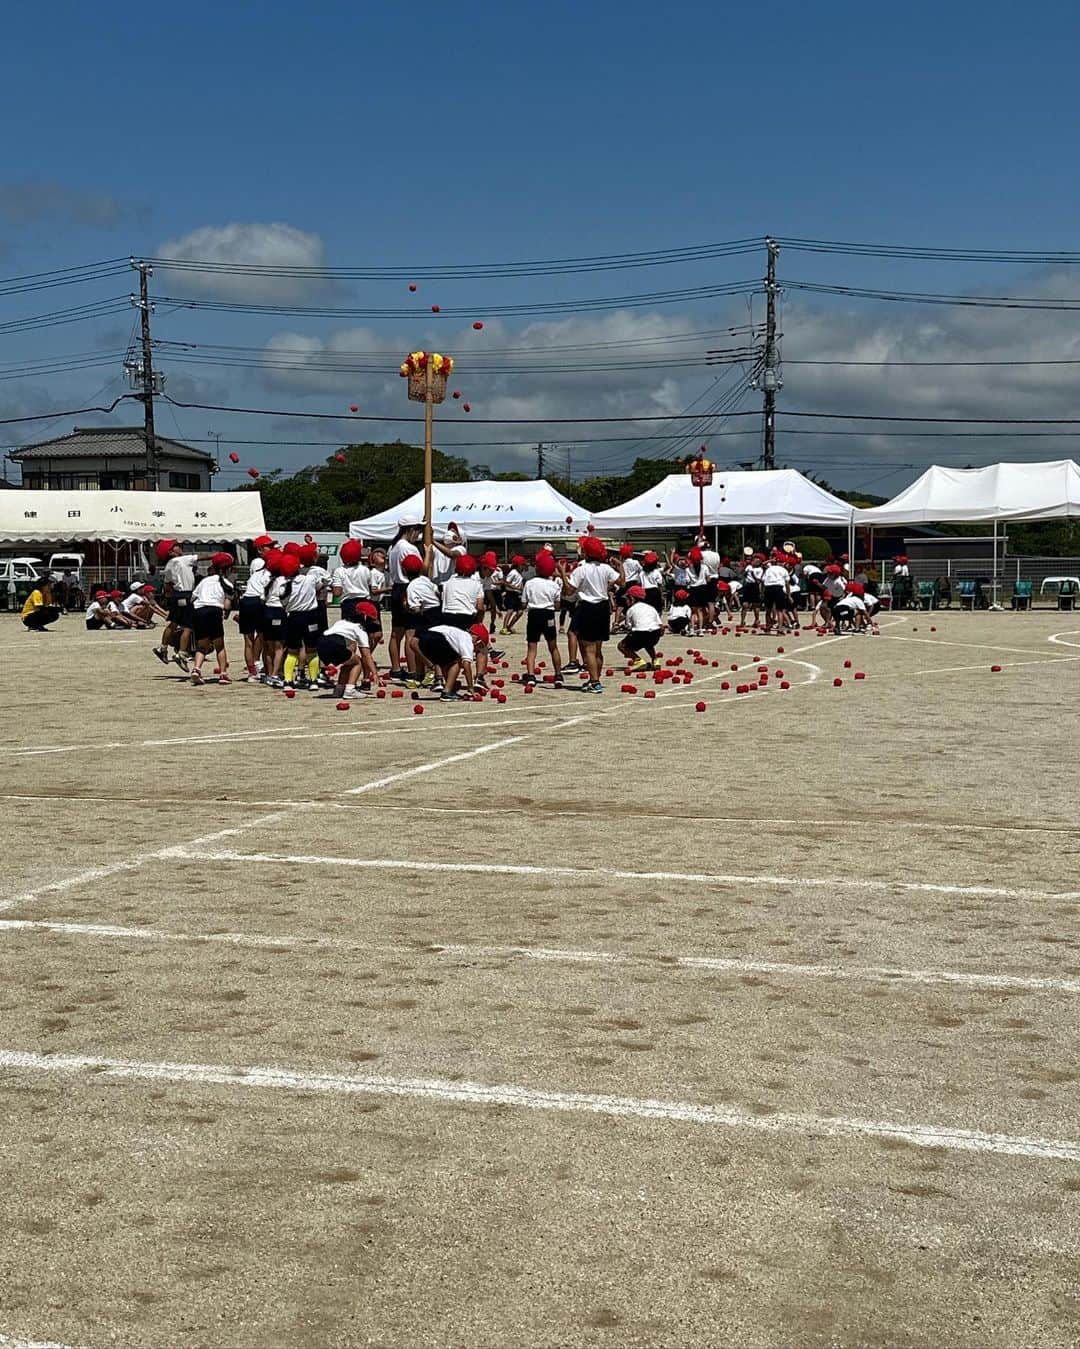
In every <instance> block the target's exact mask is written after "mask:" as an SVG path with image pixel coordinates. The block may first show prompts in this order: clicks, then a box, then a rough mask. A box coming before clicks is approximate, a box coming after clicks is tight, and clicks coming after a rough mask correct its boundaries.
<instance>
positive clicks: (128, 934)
mask: <svg viewBox="0 0 1080 1349" xmlns="http://www.w3.org/2000/svg"><path fill="white" fill-rule="evenodd" d="M3 932H12V933H17V932H42V933H55V934H56V935H58V936H67V937H100V938H105V939H106V940H117V941H149V942H179V943H181V944H191V945H198V946H203V945H210V946H214V945H221V946H249V947H255V948H258V949H260V950H261V949H268V950H275V949H276V950H280V951H286V950H288V951H297V950H298V951H303V950H308V949H310V950H326V949H330V950H335V951H355V952H358V953H361V954H363V955H385V956H443V955H450V956H462V957H464V958H465V959H466V960H490V959H496V960H537V961H542V962H547V963H549V964H563V965H621V966H633V967H635V968H649V969H657V968H660V969H662V970H687V971H690V972H694V971H698V970H703V971H705V972H707V973H731V974H778V975H781V976H787V977H791V978H796V979H839V980H850V981H851V982H853V983H888V984H924V985H939V984H956V985H960V986H961V987H965V988H986V989H991V990H992V989H1006V988H1008V989H1019V990H1022V991H1023V992H1027V993H1068V994H1071V995H1074V996H1075V995H1077V994H1080V979H1063V978H1055V977H1053V976H1041V975H1026V974H1024V975H1021V974H977V973H973V972H971V971H968V970H912V969H907V968H905V967H903V966H899V965H864V966H858V965H795V964H790V963H787V962H784V961H778V960H748V959H737V958H734V957H725V956H688V955H676V954H672V953H663V952H659V953H656V954H652V955H640V954H636V955H623V954H621V953H620V952H618V951H589V950H584V951H583V950H574V949H566V948H563V947H547V946H472V945H469V944H467V943H461V942H432V943H430V944H425V945H423V946H404V945H396V946H395V945H391V944H382V943H377V942H376V943H372V942H356V941H349V940H347V939H345V938H341V937H288V936H285V937H274V936H271V935H269V934H268V933H262V932H173V931H169V930H168V929H166V928H153V927H119V926H116V925H115V924H111V923H65V922H60V921H48V922H47V921H44V920H39V919H30V918H5V919H0V933H3Z"/></svg>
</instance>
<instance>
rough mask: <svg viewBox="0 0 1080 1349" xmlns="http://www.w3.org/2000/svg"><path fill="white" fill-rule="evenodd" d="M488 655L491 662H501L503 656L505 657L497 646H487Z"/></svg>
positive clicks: (503, 652) (504, 653)
mask: <svg viewBox="0 0 1080 1349" xmlns="http://www.w3.org/2000/svg"><path fill="white" fill-rule="evenodd" d="M488 655H489V656H490V657H491V659H492V660H502V658H503V656H505V655H506V652H505V651H502V650H500V649H499V647H497V646H489V647H488Z"/></svg>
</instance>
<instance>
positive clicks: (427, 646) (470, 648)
mask: <svg viewBox="0 0 1080 1349" xmlns="http://www.w3.org/2000/svg"><path fill="white" fill-rule="evenodd" d="M490 642H491V635H490V633H489V632H488V630H487V628H486V627H485V626H484V625H483V623H474V624H473V625H472V627H471V628H469V630H468V631H467V632H462V630H461V629H460V628H452V627H450V626H449V624H447V623H437V624H435V626H434V627H431V628H428V629H427V630H426V631H425V632H422V633H421V634H420V637H419V639H418V645H419V649H420V656H421V658H422V659H423V661H424V662H425V664H427V665H429V666H431V668H432V670H433V671H436V670H437V671H438V672H439V675H440V676H441V680H440V684H441V685H442V686H444V687H443V689H442V701H443V702H457V700H458V698H466V699H468V698H472V696H473V689H474V687H475V678H474V673H473V671H474V668H475V662H476V658H477V656H478V654H479V653H480V652H481V651H483V650H485V649H486V647H487V646H488V645H489V644H490ZM462 677H463V678H464V680H465V689H466V692H465V693H464V694H459V693H458V691H457V684H458V679H459V678H462Z"/></svg>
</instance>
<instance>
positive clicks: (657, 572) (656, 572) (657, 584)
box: [641, 565, 664, 590]
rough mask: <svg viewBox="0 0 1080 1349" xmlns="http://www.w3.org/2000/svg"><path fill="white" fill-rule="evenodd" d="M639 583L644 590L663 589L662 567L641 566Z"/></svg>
mask: <svg viewBox="0 0 1080 1349" xmlns="http://www.w3.org/2000/svg"><path fill="white" fill-rule="evenodd" d="M641 584H642V585H643V586H644V587H645V589H646V590H663V588H664V569H663V567H661V566H659V565H657V566H655V567H648V568H642V572H641Z"/></svg>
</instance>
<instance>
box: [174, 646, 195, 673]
mask: <svg viewBox="0 0 1080 1349" xmlns="http://www.w3.org/2000/svg"><path fill="white" fill-rule="evenodd" d="M173 660H174V661H175V662H176V663H177V665H179V666H180V668H181V670H183V672H184V673H185V674H188V673H189V672H190V670H191V657H190V656H189V655H188V653H187V652H186V651H178V652H177V653H176V655H175V656H173Z"/></svg>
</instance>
